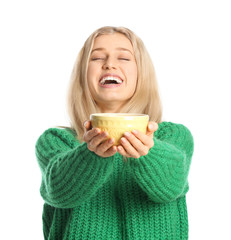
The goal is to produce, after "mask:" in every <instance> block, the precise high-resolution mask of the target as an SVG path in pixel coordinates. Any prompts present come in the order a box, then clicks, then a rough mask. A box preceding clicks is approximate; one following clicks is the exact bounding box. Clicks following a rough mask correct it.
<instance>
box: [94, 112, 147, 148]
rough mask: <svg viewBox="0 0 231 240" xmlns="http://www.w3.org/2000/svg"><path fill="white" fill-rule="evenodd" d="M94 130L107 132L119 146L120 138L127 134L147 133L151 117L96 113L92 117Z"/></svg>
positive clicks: (133, 114) (131, 114) (132, 114)
mask: <svg viewBox="0 0 231 240" xmlns="http://www.w3.org/2000/svg"><path fill="white" fill-rule="evenodd" d="M90 120H91V124H92V127H93V128H100V129H101V131H106V132H107V133H108V134H109V137H110V138H114V140H115V143H114V145H119V141H120V138H121V137H122V136H123V134H124V133H125V132H131V131H132V130H138V131H140V132H143V133H146V130H147V125H148V121H149V116H148V115H146V114H136V113H95V114H91V115H90Z"/></svg>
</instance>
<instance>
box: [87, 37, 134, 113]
mask: <svg viewBox="0 0 231 240" xmlns="http://www.w3.org/2000/svg"><path fill="white" fill-rule="evenodd" d="M87 81H88V85H89V89H90V92H91V94H92V96H93V98H94V100H95V101H96V103H97V105H98V106H99V107H100V109H101V111H102V112H109V111H110V112H116V111H119V109H120V108H121V107H122V106H123V105H124V104H125V103H126V102H127V101H128V99H130V98H131V97H132V96H133V94H134V92H135V89H136V84H137V65H136V60H135V56H134V50H133V47H132V44H131V42H130V41H129V39H128V38H127V37H125V36H124V35H123V34H121V33H114V34H108V35H101V36H99V37H97V38H96V39H95V42H94V45H93V48H92V52H91V55H90V60H89V65H88V71H87Z"/></svg>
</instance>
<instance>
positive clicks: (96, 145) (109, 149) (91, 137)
mask: <svg viewBox="0 0 231 240" xmlns="http://www.w3.org/2000/svg"><path fill="white" fill-rule="evenodd" d="M84 127H85V129H86V132H85V133H84V135H83V140H84V141H85V142H86V143H87V147H88V149H89V150H90V151H92V152H95V153H96V154H97V155H99V156H101V157H110V156H113V155H114V154H115V153H116V152H117V148H116V147H115V146H113V144H114V140H113V139H108V133H107V132H101V130H100V129H99V128H93V129H91V128H92V126H91V122H90V121H86V122H85V123H84Z"/></svg>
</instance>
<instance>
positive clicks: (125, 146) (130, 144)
mask: <svg viewBox="0 0 231 240" xmlns="http://www.w3.org/2000/svg"><path fill="white" fill-rule="evenodd" d="M136 134H137V135H138V136H139V135H142V133H139V132H136ZM140 138H142V139H143V140H145V141H143V142H142V141H141V140H140V139H139V138H137V137H136V136H135V135H133V134H132V133H128V132H126V133H125V134H124V137H122V138H121V140H120V142H121V146H119V147H118V152H119V153H120V154H121V155H123V156H126V157H133V158H139V157H141V156H145V155H147V154H148V152H149V149H150V148H151V147H152V146H153V145H152V144H151V143H149V142H151V141H153V140H151V141H148V140H149V139H150V137H148V136H146V135H145V134H143V136H142V137H140ZM146 138H148V139H146ZM144 142H145V143H144Z"/></svg>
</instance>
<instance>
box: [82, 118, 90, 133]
mask: <svg viewBox="0 0 231 240" xmlns="http://www.w3.org/2000/svg"><path fill="white" fill-rule="evenodd" d="M83 125H84V127H85V129H86V130H87V131H88V130H90V129H91V121H89V120H87V121H85V122H84V123H83Z"/></svg>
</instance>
